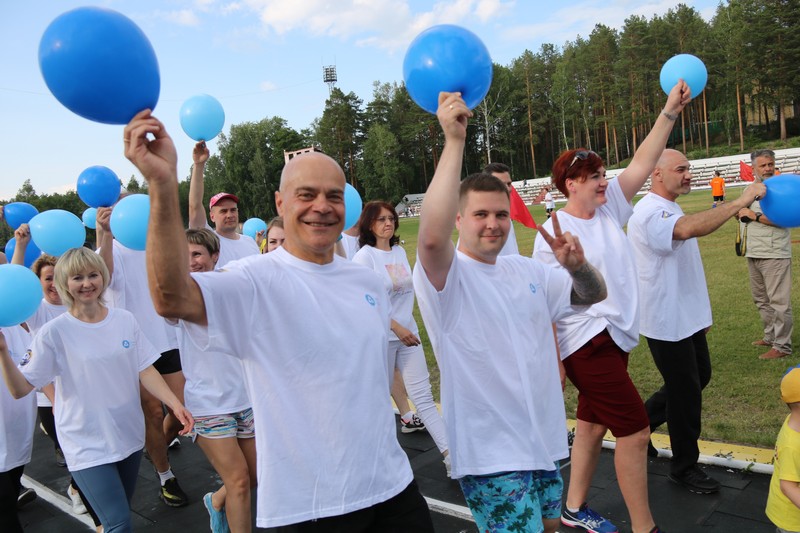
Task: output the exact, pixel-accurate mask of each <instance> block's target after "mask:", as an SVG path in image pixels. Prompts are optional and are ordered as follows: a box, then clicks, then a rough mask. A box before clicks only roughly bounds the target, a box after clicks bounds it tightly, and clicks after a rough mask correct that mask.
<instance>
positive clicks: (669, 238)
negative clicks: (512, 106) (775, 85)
mask: <svg viewBox="0 0 800 533" xmlns="http://www.w3.org/2000/svg"><path fill="white" fill-rule="evenodd" d="M691 184H692V173H691V170H690V166H689V161H688V160H687V159H686V157H685V156H684V155H683V154H682V153H681V152H679V151H677V150H671V149H668V150H665V151H664V153H663V154H662V155H661V158H660V159H659V160H658V163H657V164H656V167H655V170H653V174H652V178H651V189H650V193H649V194H647V195H646V196H645V197H644V198H642V199H641V200H640V201H639V202H638V203H637V204H636V206H635V207H634V209H633V215H632V216H631V218H630V220H629V221H628V238H629V240H630V242H631V244H632V246H633V251H634V257H635V259H636V267H637V271H638V278H639V300H640V301H641V315H640V319H639V320H640V322H639V330H640V332H641V334H642V335H644V337H645V338H646V339H647V345H648V346H649V348H650V352H651V353H652V355H653V360H654V361H655V364H656V367H657V368H658V370H659V372H661V376H662V377H663V379H664V385H663V386H662V387H661V388H660V389H659V390H657V391H656V392H655V393H653V395H652V396H651V397H650V398H649V399H648V400H647V402H645V407H646V408H647V414H648V416H649V418H650V431H653V430H655V429H656V428H657V427H659V426H661V425H662V424H664V423H665V422H666V423H667V425H668V427H669V438H670V444H671V446H672V460H671V462H670V473H669V475H668V478H669V479H670V480H671V481H673V482H675V483H678V484H680V485H682V486H684V487H686V488H687V489H689V490H690V491H692V492H695V493H699V494H710V493H713V492H717V491H718V490H719V482H718V481H717V480H715V479H713V478H711V477H709V476H708V475H707V474H706V473H705V472H703V471H702V470H701V469H700V468H699V467H698V466H697V459H698V457H699V455H700V451H699V449H698V446H697V439H698V438H699V437H700V417H701V410H702V391H703V388H705V386H706V385H707V384H708V382H709V381H710V380H711V359H710V357H709V353H708V343H707V342H706V331H708V329H709V328H710V327H711V304H710V302H709V299H708V288H707V286H706V280H705V274H704V272H703V262H702V260H701V258H700V249H699V247H698V245H697V239H696V237H701V236H703V235H708V234H709V233H711V232H712V231H715V230H716V229H717V228H719V227H720V226H722V225H723V224H724V223H725V222H727V221H728V220H729V219H730V218H731V217H733V216H734V215H735V214H736V213H737V212H738V211H739V209H742V208H745V207H747V206H749V205H750V204H751V203H753V201H755V200H758V199H759V197H760V196H761V197H763V196H764V195H765V194H766V188H765V187H764V185H763V184H761V183H754V184H752V185H750V186H748V187H747V188H746V189H745V190H744V191H743V192H742V195H741V196H740V197H739V198H737V199H736V200H734V201H732V202H726V203H722V204H718V205H717V207H716V208H715V209H708V210H706V211H702V212H699V213H694V214H691V215H684V213H683V210H682V209H681V207H680V206H679V205H678V204H677V203H676V202H675V201H676V200H677V199H678V197H679V196H681V195H684V194H688V193H689V191H690V190H691ZM654 451H655V449H654V448H653V447H652V446H651V448H650V453H651V455H652V454H653V452H654Z"/></svg>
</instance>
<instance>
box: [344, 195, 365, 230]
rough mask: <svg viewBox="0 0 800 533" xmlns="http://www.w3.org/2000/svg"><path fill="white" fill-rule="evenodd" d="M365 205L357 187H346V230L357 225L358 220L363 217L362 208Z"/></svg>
mask: <svg viewBox="0 0 800 533" xmlns="http://www.w3.org/2000/svg"><path fill="white" fill-rule="evenodd" d="M362 207H364V203H363V202H362V201H361V195H360V194H358V191H357V190H356V188H355V187H353V186H352V185H350V184H349V183H345V186H344V229H345V230H348V229H350V228H352V227H353V226H355V225H356V223H357V222H358V218H359V217H360V216H361V208H362Z"/></svg>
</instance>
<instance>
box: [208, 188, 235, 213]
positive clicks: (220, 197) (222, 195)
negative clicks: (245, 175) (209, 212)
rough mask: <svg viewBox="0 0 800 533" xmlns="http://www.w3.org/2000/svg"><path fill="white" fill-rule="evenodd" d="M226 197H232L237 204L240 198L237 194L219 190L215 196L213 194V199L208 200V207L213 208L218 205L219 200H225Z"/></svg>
mask: <svg viewBox="0 0 800 533" xmlns="http://www.w3.org/2000/svg"><path fill="white" fill-rule="evenodd" d="M225 198H230V199H231V200H233V201H234V202H236V203H237V204H238V203H239V198H237V197H236V196H235V195H233V194H231V193H229V192H219V193H217V194H215V195H214V196H212V197H211V200H209V201H208V208H209V209H211V208H212V207H214V206H215V205H217V202H219V201H220V200H224V199H225Z"/></svg>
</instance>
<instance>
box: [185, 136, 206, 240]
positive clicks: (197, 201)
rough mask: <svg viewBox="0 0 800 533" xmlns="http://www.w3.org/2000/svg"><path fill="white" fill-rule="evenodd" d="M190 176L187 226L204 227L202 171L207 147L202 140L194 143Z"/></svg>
mask: <svg viewBox="0 0 800 533" xmlns="http://www.w3.org/2000/svg"><path fill="white" fill-rule="evenodd" d="M192 161H193V163H194V165H193V166H192V178H191V180H190V181H189V227H190V228H193V229H202V228H205V227H206V208H205V207H204V206H203V189H204V184H203V172H204V171H205V168H206V161H208V147H207V146H206V143H205V142H204V141H200V142H199V143H197V144H195V145H194V150H192Z"/></svg>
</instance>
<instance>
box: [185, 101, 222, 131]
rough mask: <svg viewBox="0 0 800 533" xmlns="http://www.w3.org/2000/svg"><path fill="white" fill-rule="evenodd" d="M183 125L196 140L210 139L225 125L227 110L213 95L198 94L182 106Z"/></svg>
mask: <svg viewBox="0 0 800 533" xmlns="http://www.w3.org/2000/svg"><path fill="white" fill-rule="evenodd" d="M180 118H181V127H182V128H183V131H184V132H186V135H188V136H189V137H191V138H192V139H194V140H195V141H210V140H211V139H213V138H214V137H216V136H217V135H219V132H221V131H222V127H223V126H224V125H225V110H224V109H222V104H220V103H219V100H217V99H216V98H214V97H213V96H209V95H207V94H198V95H197V96H192V97H191V98H189V99H188V100H186V101H185V102H184V103H183V105H182V106H181V112H180Z"/></svg>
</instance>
